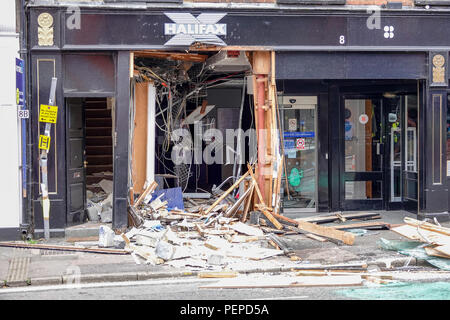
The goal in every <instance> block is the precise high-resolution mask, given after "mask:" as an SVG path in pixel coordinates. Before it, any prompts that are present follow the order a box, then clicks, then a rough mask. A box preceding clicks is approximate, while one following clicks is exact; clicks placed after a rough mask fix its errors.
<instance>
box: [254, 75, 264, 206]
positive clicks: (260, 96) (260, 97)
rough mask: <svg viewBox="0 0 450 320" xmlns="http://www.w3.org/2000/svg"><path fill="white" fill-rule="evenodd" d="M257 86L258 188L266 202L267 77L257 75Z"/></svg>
mask: <svg viewBox="0 0 450 320" xmlns="http://www.w3.org/2000/svg"><path fill="white" fill-rule="evenodd" d="M256 84H257V105H258V115H257V116H258V128H257V130H258V131H257V132H258V186H259V189H260V190H261V193H262V197H263V200H264V202H266V199H265V198H266V193H265V188H264V165H265V163H266V157H265V150H266V145H265V144H266V143H265V142H266V141H265V138H266V134H267V132H265V130H264V129H265V119H264V118H265V117H264V112H265V111H264V105H265V93H266V90H265V84H266V80H265V76H264V75H256Z"/></svg>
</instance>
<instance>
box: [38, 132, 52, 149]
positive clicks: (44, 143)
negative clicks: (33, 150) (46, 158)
mask: <svg viewBox="0 0 450 320" xmlns="http://www.w3.org/2000/svg"><path fill="white" fill-rule="evenodd" d="M39 149H43V150H49V149H50V137H48V136H44V135H42V134H41V135H40V136H39Z"/></svg>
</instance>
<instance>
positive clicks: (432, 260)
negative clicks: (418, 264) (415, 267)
mask: <svg viewBox="0 0 450 320" xmlns="http://www.w3.org/2000/svg"><path fill="white" fill-rule="evenodd" d="M377 244H378V245H379V246H380V247H381V248H383V249H385V250H392V251H397V252H398V253H400V254H403V255H406V256H411V257H414V258H416V259H421V260H425V261H427V262H428V263H429V264H431V265H433V266H435V267H436V268H439V269H441V270H446V271H450V259H446V258H439V257H433V256H429V255H428V254H427V253H426V251H425V249H424V248H423V247H424V246H425V245H426V244H424V243H421V242H417V241H399V240H386V239H383V238H380V240H379V241H378V242H377Z"/></svg>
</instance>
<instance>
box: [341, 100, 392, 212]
mask: <svg viewBox="0 0 450 320" xmlns="http://www.w3.org/2000/svg"><path fill="white" fill-rule="evenodd" d="M342 105H343V107H344V108H343V109H344V110H343V119H342V120H341V121H342V122H341V132H342V137H343V138H344V139H343V149H344V152H343V154H342V160H341V172H343V174H342V175H341V176H343V179H342V180H341V181H342V182H341V183H342V185H341V207H342V209H343V210H379V209H382V207H383V194H384V186H383V183H384V182H383V180H384V179H383V178H384V172H383V171H384V170H383V151H384V139H383V138H384V137H383V136H384V135H383V131H384V127H383V126H384V120H383V103H382V99H381V98H375V99H368V98H362V99H360V98H352V97H343V104H342Z"/></svg>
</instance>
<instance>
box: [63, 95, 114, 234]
mask: <svg viewBox="0 0 450 320" xmlns="http://www.w3.org/2000/svg"><path fill="white" fill-rule="evenodd" d="M113 109H114V99H113V98H67V99H66V157H67V161H66V163H67V199H68V201H67V218H66V221H67V226H71V225H77V224H81V223H83V222H86V221H101V222H102V223H110V222H112V192H113V132H114V129H113V120H112V119H113V115H114V111H113Z"/></svg>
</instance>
